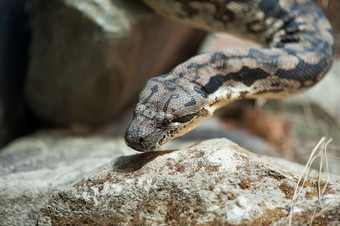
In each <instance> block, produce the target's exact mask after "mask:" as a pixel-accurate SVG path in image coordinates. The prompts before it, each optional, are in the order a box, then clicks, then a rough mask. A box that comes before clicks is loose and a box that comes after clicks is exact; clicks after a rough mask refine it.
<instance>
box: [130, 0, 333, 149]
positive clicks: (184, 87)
mask: <svg viewBox="0 0 340 226" xmlns="http://www.w3.org/2000/svg"><path fill="white" fill-rule="evenodd" d="M142 1H143V2H144V3H145V4H146V5H148V6H149V7H150V8H151V9H152V10H154V11H155V12H156V13H158V14H160V15H161V16H164V17H167V18H170V19H172V20H175V21H179V22H181V23H185V24H187V25H189V26H192V27H195V28H199V29H203V30H205V31H210V32H216V31H219V32H227V33H231V34H234V35H236V36H239V37H242V38H246V39H249V40H253V41H255V42H257V43H259V44H260V46H261V47H256V48H255V47H254V48H250V47H244V48H227V49H222V50H218V51H211V52H206V53H201V54H199V55H197V56H194V57H192V58H190V59H188V60H186V61H185V62H183V63H181V64H179V65H177V66H176V67H175V68H173V69H172V70H171V71H170V72H168V73H166V74H163V75H160V76H158V77H154V78H151V79H150V80H148V81H147V82H146V84H145V86H144V88H143V89H142V91H141V92H140V94H139V97H138V103H137V105H136V107H135V110H134V112H133V118H132V120H131V122H130V124H129V126H128V128H127V130H126V133H125V142H126V144H127V145H128V146H129V147H131V148H133V149H135V150H137V151H141V152H148V151H153V150H156V149H158V148H159V147H160V146H161V145H163V144H165V143H166V142H168V141H169V140H171V139H173V138H175V137H178V136H181V135H184V134H185V133H187V132H189V131H191V130H192V129H194V128H195V127H196V126H198V125H199V124H200V122H201V121H202V119H204V118H206V117H211V116H212V115H213V113H214V111H215V110H217V109H219V108H221V107H223V106H225V105H227V104H228V103H230V102H232V101H235V100H240V99H255V98H284V97H289V96H292V95H295V94H298V93H301V92H302V91H305V90H306V89H308V88H310V87H312V86H313V85H315V84H316V83H318V81H320V80H321V79H322V78H323V77H324V76H325V74H326V73H327V71H328V70H329V69H330V67H331V65H332V63H333V58H334V55H335V44H334V37H333V31H332V27H331V25H330V23H329V21H328V20H327V18H326V17H325V15H324V14H323V13H322V11H321V10H320V9H319V8H318V7H317V6H316V5H315V4H314V3H313V2H312V1H310V0H142Z"/></svg>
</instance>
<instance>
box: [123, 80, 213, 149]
mask: <svg viewBox="0 0 340 226" xmlns="http://www.w3.org/2000/svg"><path fill="white" fill-rule="evenodd" d="M169 79H170V78H169V77H167V78H166V79H165V78H164V77H157V78H154V79H151V80H149V81H148V82H147V83H146V85H145V86H144V88H143V90H142V92H141V93H140V95H139V101H138V104H137V106H136V108H135V111H134V115H133V119H132V121H131V123H130V125H129V126H128V128H127V130H126V133H125V142H126V144H127V145H128V146H129V147H131V148H133V149H135V150H137V151H142V152H147V151H152V150H154V149H157V148H158V147H160V146H161V145H163V144H164V143H166V142H167V141H169V140H171V139H173V138H175V137H178V136H181V135H183V134H185V133H187V132H189V131H190V130H192V129H193V128H195V127H196V126H197V125H198V124H199V123H200V122H201V120H202V119H203V118H204V117H206V116H208V115H209V111H208V110H206V109H205V108H204V107H203V106H204V105H203V103H202V102H203V99H202V96H201V94H199V93H197V92H194V88H193V84H192V83H189V82H188V83H187V84H185V83H184V84H183V82H181V85H179V84H178V83H177V82H176V79H175V80H174V79H172V80H169ZM184 87H185V88H184Z"/></svg>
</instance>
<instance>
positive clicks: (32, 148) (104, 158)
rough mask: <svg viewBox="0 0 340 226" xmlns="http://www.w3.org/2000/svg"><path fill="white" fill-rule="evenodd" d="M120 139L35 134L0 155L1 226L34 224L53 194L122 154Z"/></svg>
mask: <svg viewBox="0 0 340 226" xmlns="http://www.w3.org/2000/svg"><path fill="white" fill-rule="evenodd" d="M132 153H133V151H132V150H131V149H128V148H127V147H126V145H125V144H124V142H123V140H121V139H112V138H105V137H74V136H70V135H68V136H62V135H48V136H47V135H36V136H31V137H25V138H21V139H19V140H17V141H15V142H13V143H12V144H10V145H9V146H7V147H6V148H4V149H3V151H2V152H1V153H0V225H35V224H36V222H37V217H38V213H39V210H40V208H41V207H42V206H43V204H44V203H45V202H46V201H47V200H48V198H49V197H50V195H51V194H52V193H53V192H55V191H59V190H61V189H63V188H64V187H65V186H67V185H70V184H72V183H73V182H74V181H76V180H79V179H80V178H81V177H83V176H84V174H86V173H88V172H90V171H91V170H93V169H94V168H96V167H99V166H101V165H103V164H104V163H107V162H110V161H111V160H112V159H113V158H116V157H117V156H120V155H127V154H132Z"/></svg>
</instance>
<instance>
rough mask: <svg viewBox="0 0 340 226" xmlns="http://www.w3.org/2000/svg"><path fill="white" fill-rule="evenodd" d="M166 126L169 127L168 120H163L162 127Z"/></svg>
mask: <svg viewBox="0 0 340 226" xmlns="http://www.w3.org/2000/svg"><path fill="white" fill-rule="evenodd" d="M168 125H170V121H169V120H164V121H163V122H162V127H167V126H168Z"/></svg>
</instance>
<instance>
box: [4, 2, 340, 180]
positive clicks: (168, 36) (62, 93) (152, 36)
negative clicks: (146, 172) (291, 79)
mask: <svg viewBox="0 0 340 226" xmlns="http://www.w3.org/2000/svg"><path fill="white" fill-rule="evenodd" d="M315 3H316V4H317V5H318V6H319V7H320V8H321V9H322V10H323V11H324V13H325V14H326V15H327V16H328V18H329V20H330V22H331V24H332V26H333V30H334V33H335V38H336V43H337V59H336V61H335V63H334V65H333V68H332V69H331V71H330V72H329V73H328V75H327V76H326V78H325V79H323V80H322V81H321V82H320V83H319V84H318V85H317V86H315V87H313V88H312V89H311V90H309V91H307V92H305V93H303V94H301V95H298V96H296V97H293V98H287V99H284V100H263V99H260V100H255V101H254V100H245V101H238V102H235V103H232V104H230V105H228V106H227V107H225V108H223V109H221V110H219V111H218V112H217V113H216V117H214V118H213V119H210V120H209V121H208V120H207V121H205V122H203V123H202V126H200V128H198V129H197V130H194V131H193V132H191V133H189V134H188V135H186V136H183V137H181V138H179V139H176V140H175V141H174V142H188V141H190V142H197V141H199V140H204V139H208V138H217V137H227V138H228V139H231V140H233V141H235V142H236V143H238V144H239V145H241V146H243V147H245V148H247V149H249V150H250V151H254V152H256V153H260V154H267V155H271V156H280V157H284V158H287V159H290V160H294V161H297V162H300V163H305V162H306V160H307V159H308V158H309V154H310V152H311V150H312V149H313V147H314V146H315V145H316V143H317V142H318V141H319V139H320V138H321V137H323V136H325V137H327V138H333V141H332V142H331V143H330V145H329V146H328V154H329V162H330V165H331V171H332V172H334V173H337V174H340V168H339V167H340V166H339V164H338V163H339V158H340V101H339V97H340V89H339V87H340V77H339V74H340V61H339V56H340V14H339V11H340V2H339V1H336V0H315ZM0 15H1V16H0V147H5V146H6V145H8V144H9V143H10V142H12V143H13V142H16V138H19V137H22V136H25V135H28V134H32V133H34V134H44V135H46V134H48V135H51V136H52V135H55V134H57V135H58V136H71V135H81V136H89V135H104V136H108V137H117V136H118V137H121V136H123V135H124V132H125V129H126V127H127V125H128V123H129V120H130V119H131V116H132V111H133V108H134V106H135V104H136V102H137V96H138V94H139V92H140V90H141V89H142V87H143V85H144V84H145V82H146V81H147V80H148V79H149V78H150V77H154V76H158V75H160V74H163V73H166V72H168V71H169V70H170V69H171V68H173V67H174V66H176V65H177V64H179V63H181V62H183V61H184V60H186V59H188V58H189V57H191V56H193V55H195V54H197V53H198V52H205V51H211V50H218V49H221V48H228V47H239V46H240V47H244V46H249V47H251V46H256V44H255V43H251V42H249V41H246V40H240V39H238V38H236V37H233V36H231V35H227V34H222V33H206V32H203V31H199V30H196V29H193V28H189V27H186V26H184V25H181V24H178V23H176V22H173V21H170V20H167V19H164V18H162V17H160V16H158V15H155V14H154V13H153V12H151V11H150V10H149V9H148V8H147V7H146V6H144V5H143V4H142V3H140V2H139V1H123V0H116V1H109V0H101V1H99V0H87V1H84V0H73V1H70V0H53V1H51V0H1V1H0ZM41 139H43V138H41ZM175 146H177V148H178V143H176V144H171V143H170V144H169V145H168V146H165V148H169V147H175Z"/></svg>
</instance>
